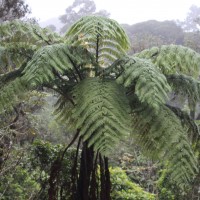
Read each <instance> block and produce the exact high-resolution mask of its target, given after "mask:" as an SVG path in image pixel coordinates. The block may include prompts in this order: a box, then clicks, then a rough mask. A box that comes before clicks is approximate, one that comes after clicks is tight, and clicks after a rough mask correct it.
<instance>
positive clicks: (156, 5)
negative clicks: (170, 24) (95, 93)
mask: <svg viewBox="0 0 200 200" xmlns="http://www.w3.org/2000/svg"><path fill="white" fill-rule="evenodd" d="M26 2H27V3H28V4H29V6H30V7H31V10H32V15H31V16H33V17H36V18H37V19H38V20H39V21H40V22H44V21H46V20H48V19H51V18H58V17H59V16H60V15H62V14H64V13H65V9H66V8H67V7H68V6H70V5H71V4H72V3H73V0H67V1H66V0H57V1H49V0H42V1H41V0H26ZM95 4H96V7H97V10H99V9H105V10H107V11H108V12H109V13H110V14H111V15H110V17H111V18H113V19H115V20H117V21H118V22H119V23H127V24H134V23H137V22H142V21H146V20H152V19H155V20H159V21H163V20H177V19H179V20H184V19H185V17H186V15H187V12H188V11H189V8H190V7H191V5H193V4H194V5H197V6H200V1H199V0H176V1H174V0H167V1H160V0H151V1H148V0H139V1H134V0H123V1H122V0H117V1H113V0H112V1H111V0H95Z"/></svg>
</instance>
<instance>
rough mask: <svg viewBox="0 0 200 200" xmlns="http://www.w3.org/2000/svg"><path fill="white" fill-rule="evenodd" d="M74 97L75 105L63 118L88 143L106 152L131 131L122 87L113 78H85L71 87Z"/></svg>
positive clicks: (97, 149) (105, 153) (95, 148)
mask: <svg viewBox="0 0 200 200" xmlns="http://www.w3.org/2000/svg"><path fill="white" fill-rule="evenodd" d="M73 96H74V102H75V106H74V107H73V108H72V110H71V113H70V115H68V116H65V117H66V121H69V122H70V123H73V125H74V128H75V129H79V130H80V135H81V136H82V137H83V140H84V141H87V143H88V146H93V147H94V150H96V151H99V152H101V153H102V154H104V155H107V154H108V153H110V152H111V151H112V150H113V146H114V145H116V144H117V142H118V141H119V140H120V139H121V138H122V137H124V136H127V135H128V134H129V131H130V129H129V118H130V117H129V107H128V102H127V98H126V96H125V92H124V89H123V87H121V86H119V85H118V84H117V83H115V82H114V81H113V80H102V79H100V78H88V79H85V80H83V81H81V82H80V83H79V84H78V85H77V86H76V87H75V88H74V90H73ZM68 113H69V112H68ZM63 114H64V115H65V113H63Z"/></svg>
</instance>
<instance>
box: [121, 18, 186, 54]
mask: <svg viewBox="0 0 200 200" xmlns="http://www.w3.org/2000/svg"><path fill="white" fill-rule="evenodd" d="M122 26H123V27H124V29H125V30H126V31H127V34H128V36H129V38H130V40H131V43H132V44H131V47H132V52H133V53H136V52H139V51H142V50H144V49H146V48H151V47H153V46H161V45H165V44H178V45H180V44H183V40H184V34H183V30H182V29H181V28H180V27H179V26H178V25H176V23H175V22H174V21H163V22H158V21H156V20H149V21H145V22H141V23H137V24H133V25H127V24H124V25H122Z"/></svg>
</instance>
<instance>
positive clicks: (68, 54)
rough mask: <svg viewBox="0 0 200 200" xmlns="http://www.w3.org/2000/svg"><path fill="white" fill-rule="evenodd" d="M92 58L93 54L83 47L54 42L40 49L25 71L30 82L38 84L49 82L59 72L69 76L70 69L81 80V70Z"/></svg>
mask: <svg viewBox="0 0 200 200" xmlns="http://www.w3.org/2000/svg"><path fill="white" fill-rule="evenodd" d="M92 60H93V57H92V55H91V54H89V52H88V51H87V50H86V49H84V48H82V47H73V46H67V45H66V44H54V45H49V46H46V47H43V48H41V49H39V50H38V51H37V52H36V53H35V54H34V56H33V58H32V60H31V61H30V62H29V63H28V64H27V66H26V68H25V69H24V71H23V73H24V74H25V75H24V76H25V77H26V80H27V81H28V82H31V83H33V84H36V85H37V84H43V83H48V82H50V81H52V80H54V79H55V76H56V75H58V74H59V75H66V76H68V73H69V72H70V71H74V74H75V76H76V75H77V79H79V80H80V79H81V78H82V77H81V74H80V70H81V69H82V70H84V66H85V65H87V63H88V62H89V63H92V62H93V61H92ZM67 72H68V73H67Z"/></svg>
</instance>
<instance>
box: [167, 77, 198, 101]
mask: <svg viewBox="0 0 200 200" xmlns="http://www.w3.org/2000/svg"><path fill="white" fill-rule="evenodd" d="M166 78H167V81H168V83H169V84H170V85H171V87H172V90H173V91H174V92H175V94H176V95H181V96H184V97H186V98H188V100H189V101H190V102H191V103H192V104H195V103H197V102H199V100H200V82H199V81H198V80H196V79H194V78H193V77H191V76H186V75H182V74H181V75H178V74H171V75H166Z"/></svg>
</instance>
